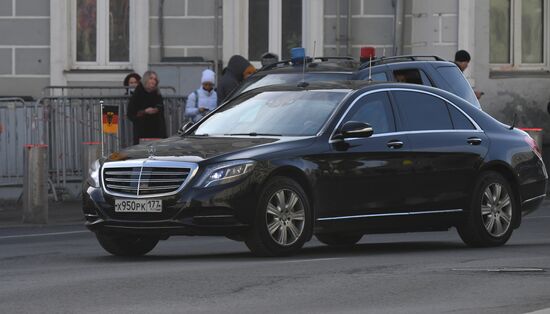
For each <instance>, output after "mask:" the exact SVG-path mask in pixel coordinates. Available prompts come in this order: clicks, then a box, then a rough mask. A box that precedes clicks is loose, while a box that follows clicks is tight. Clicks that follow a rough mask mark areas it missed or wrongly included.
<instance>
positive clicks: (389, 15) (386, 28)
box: [323, 0, 394, 57]
mask: <svg viewBox="0 0 550 314" xmlns="http://www.w3.org/2000/svg"><path fill="white" fill-rule="evenodd" d="M324 5H325V12H324V47H323V48H324V49H323V53H324V55H326V56H338V55H339V56H352V57H358V56H359V50H360V48H361V47H364V46H370V47H375V48H376V55H378V56H381V55H383V54H384V52H385V53H386V55H392V54H393V53H392V51H393V42H394V39H393V35H394V32H393V28H394V6H393V1H377V0H337V1H333V0H325V2H324ZM338 12H339V14H338ZM348 12H350V13H351V18H349V17H348ZM348 30H350V31H348Z"/></svg>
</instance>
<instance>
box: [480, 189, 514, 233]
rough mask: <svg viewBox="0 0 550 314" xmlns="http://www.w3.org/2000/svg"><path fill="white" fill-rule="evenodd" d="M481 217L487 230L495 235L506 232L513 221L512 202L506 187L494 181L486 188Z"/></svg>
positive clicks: (482, 200)
mask: <svg viewBox="0 0 550 314" xmlns="http://www.w3.org/2000/svg"><path fill="white" fill-rule="evenodd" d="M481 219H482V221H483V225H484V226H485V229H486V230H487V232H488V233H489V234H490V235H492V236H493V237H500V236H502V235H503V234H505V233H506V232H507V231H508V229H509V228H510V225H511V223H512V202H511V199H510V195H509V194H508V192H507V190H506V188H504V187H503V186H502V185H501V184H499V183H492V184H490V185H488V186H487V187H486V188H485V191H484V192H483V196H482V198H481Z"/></svg>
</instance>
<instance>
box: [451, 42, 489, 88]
mask: <svg viewBox="0 0 550 314" xmlns="http://www.w3.org/2000/svg"><path fill="white" fill-rule="evenodd" d="M471 59H472V58H471V57H470V54H469V53H468V51H466V50H459V51H457V52H456V53H455V64H456V66H457V67H458V68H459V69H460V71H462V72H464V71H465V70H466V69H467V68H468V65H469V64H470V60H471ZM474 93H475V94H476V97H477V99H480V98H481V96H483V92H480V91H478V90H475V89H474Z"/></svg>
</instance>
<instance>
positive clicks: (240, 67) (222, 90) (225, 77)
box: [217, 55, 256, 106]
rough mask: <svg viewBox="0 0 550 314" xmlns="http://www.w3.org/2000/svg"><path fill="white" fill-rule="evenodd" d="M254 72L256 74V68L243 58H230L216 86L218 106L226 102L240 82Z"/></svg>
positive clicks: (235, 56)
mask: <svg viewBox="0 0 550 314" xmlns="http://www.w3.org/2000/svg"><path fill="white" fill-rule="evenodd" d="M254 72H256V68H255V67H254V66H253V65H252V64H250V62H249V61H248V60H246V59H245V58H244V57H243V56H240V55H234V56H232V57H231V58H230V59H229V62H228V63H227V67H226V68H225V69H223V72H222V77H221V78H220V82H219V84H218V90H217V93H218V106H219V105H221V104H222V103H223V101H224V100H226V98H227V96H229V95H230V94H231V92H232V91H233V90H234V89H235V88H237V86H239V84H241V82H242V81H244V80H245V79H246V78H247V77H249V76H250V75H251V74H253V73H254Z"/></svg>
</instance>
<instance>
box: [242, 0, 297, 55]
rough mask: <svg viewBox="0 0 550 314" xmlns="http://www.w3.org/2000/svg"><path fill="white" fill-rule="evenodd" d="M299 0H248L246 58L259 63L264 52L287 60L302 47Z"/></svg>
mask: <svg viewBox="0 0 550 314" xmlns="http://www.w3.org/2000/svg"><path fill="white" fill-rule="evenodd" d="M302 6H303V3H302V0H299V1H298V0H249V1H248V12H249V14H248V16H249V18H248V59H249V60H251V61H260V60H261V55H262V54H263V53H265V52H268V51H269V52H272V53H275V54H277V55H279V56H280V57H281V59H289V58H290V49H291V48H295V47H301V46H302V37H303V36H302V20H303V17H302V15H303V10H302Z"/></svg>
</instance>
